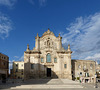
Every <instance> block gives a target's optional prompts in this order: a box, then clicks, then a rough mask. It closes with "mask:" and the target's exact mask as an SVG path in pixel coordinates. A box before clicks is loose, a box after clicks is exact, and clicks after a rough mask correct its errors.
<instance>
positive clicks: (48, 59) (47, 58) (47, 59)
mask: <svg viewBox="0 0 100 90" xmlns="http://www.w3.org/2000/svg"><path fill="white" fill-rule="evenodd" d="M46 61H47V62H51V55H50V53H48V54H47V56H46Z"/></svg>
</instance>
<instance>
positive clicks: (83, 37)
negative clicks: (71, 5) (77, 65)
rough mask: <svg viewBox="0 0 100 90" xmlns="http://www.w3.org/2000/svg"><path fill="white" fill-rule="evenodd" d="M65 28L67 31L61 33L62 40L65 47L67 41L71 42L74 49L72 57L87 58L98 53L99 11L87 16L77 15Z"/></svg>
mask: <svg viewBox="0 0 100 90" xmlns="http://www.w3.org/2000/svg"><path fill="white" fill-rule="evenodd" d="M66 29H67V31H68V33H65V34H62V37H63V40H62V42H63V46H65V47H66V44H67V43H70V44H71V48H72V50H73V51H74V53H73V54H72V58H76V59H88V58H86V57H88V56H95V54H99V52H100V13H95V14H94V15H90V16H88V17H78V18H76V20H75V22H73V23H71V24H70V25H69V26H68V27H67V28H66ZM66 41H67V42H66ZM94 59H95V58H94Z"/></svg>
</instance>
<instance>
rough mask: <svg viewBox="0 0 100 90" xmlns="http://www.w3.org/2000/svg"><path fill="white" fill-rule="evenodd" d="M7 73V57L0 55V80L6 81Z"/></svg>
mask: <svg viewBox="0 0 100 90" xmlns="http://www.w3.org/2000/svg"><path fill="white" fill-rule="evenodd" d="M8 72H9V57H8V56H7V55H5V54H2V53H0V80H3V79H6V78H7V77H8Z"/></svg>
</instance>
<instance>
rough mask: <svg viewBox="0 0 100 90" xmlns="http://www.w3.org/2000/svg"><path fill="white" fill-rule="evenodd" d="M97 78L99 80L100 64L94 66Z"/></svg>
mask: <svg viewBox="0 0 100 90" xmlns="http://www.w3.org/2000/svg"><path fill="white" fill-rule="evenodd" d="M96 73H97V78H100V64H96Z"/></svg>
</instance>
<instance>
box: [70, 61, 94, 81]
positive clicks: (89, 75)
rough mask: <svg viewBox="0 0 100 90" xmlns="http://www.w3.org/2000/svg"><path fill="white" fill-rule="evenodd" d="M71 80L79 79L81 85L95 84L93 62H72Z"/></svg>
mask: <svg viewBox="0 0 100 90" xmlns="http://www.w3.org/2000/svg"><path fill="white" fill-rule="evenodd" d="M71 63H72V79H73V80H75V79H80V80H81V82H82V83H86V82H89V83H93V82H95V74H96V67H95V61H93V60H72V61H71Z"/></svg>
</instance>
